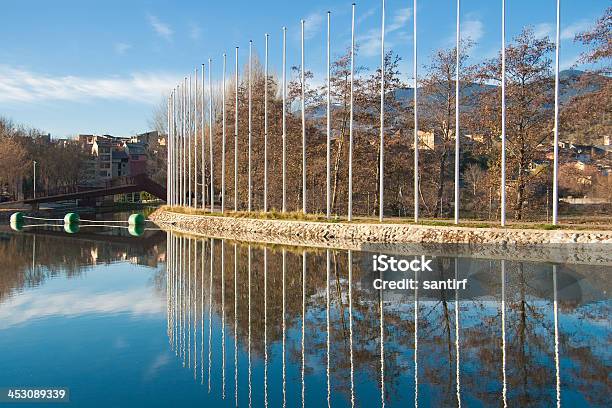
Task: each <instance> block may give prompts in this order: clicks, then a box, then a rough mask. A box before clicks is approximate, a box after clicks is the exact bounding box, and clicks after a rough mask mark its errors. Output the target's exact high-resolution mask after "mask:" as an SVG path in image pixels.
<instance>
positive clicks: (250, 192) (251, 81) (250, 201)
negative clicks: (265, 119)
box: [248, 41, 253, 212]
mask: <svg viewBox="0 0 612 408" xmlns="http://www.w3.org/2000/svg"><path fill="white" fill-rule="evenodd" d="M252 70H253V41H249V166H248V176H249V190H248V191H249V199H248V208H249V212H251V210H252V209H253V208H252V195H253V179H252V176H251V151H252V149H253V125H252V83H253V77H252Z"/></svg>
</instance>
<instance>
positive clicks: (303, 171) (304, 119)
mask: <svg viewBox="0 0 612 408" xmlns="http://www.w3.org/2000/svg"><path fill="white" fill-rule="evenodd" d="M304 69H305V68H304V20H302V67H301V69H300V71H301V72H300V74H301V77H302V78H301V82H302V212H303V213H304V214H306V83H305V78H306V77H305V75H304Z"/></svg>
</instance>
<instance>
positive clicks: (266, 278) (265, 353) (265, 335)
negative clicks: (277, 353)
mask: <svg viewBox="0 0 612 408" xmlns="http://www.w3.org/2000/svg"><path fill="white" fill-rule="evenodd" d="M263 251H264V405H265V406H266V408H268V248H267V247H264V250H263Z"/></svg>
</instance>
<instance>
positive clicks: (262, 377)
mask: <svg viewBox="0 0 612 408" xmlns="http://www.w3.org/2000/svg"><path fill="white" fill-rule="evenodd" d="M124 240H129V241H124ZM164 241H165V242H164ZM432 251H433V250H432ZM436 251H438V252H436V255H437V256H436V257H435V258H434V261H433V264H432V265H433V272H419V273H418V274H416V276H415V275H411V276H409V277H412V278H415V279H439V280H445V279H455V278H456V279H463V278H468V282H469V285H468V288H467V289H466V290H465V291H462V290H455V289H453V290H435V291H432V290H424V289H414V290H401V291H400V290H396V291H390V290H385V291H381V290H374V289H373V286H372V282H373V280H374V279H376V278H379V277H380V273H379V272H373V271H372V265H371V255H372V254H371V253H367V252H358V251H340V250H333V249H308V248H290V247H284V248H283V247H270V246H263V245H257V244H253V243H252V244H250V245H248V244H240V243H237V242H228V241H223V240H220V239H214V240H212V239H207V238H198V237H192V236H186V235H180V234H175V233H168V234H167V235H166V233H165V232H160V231H148V232H147V233H146V235H145V237H142V238H134V237H129V238H128V237H123V236H119V235H118V236H111V235H109V234H103V235H96V234H93V233H90V232H87V231H86V232H79V233H78V234H75V235H71V236H67V235H66V234H65V233H63V232H61V231H57V232H56V231H41V230H38V231H32V232H30V231H27V232H23V233H19V234H15V233H8V232H7V233H0V265H2V267H1V268H0V272H1V279H0V346H2V347H3V348H4V349H6V350H11V353H5V354H3V355H2V360H1V361H0V363H1V365H2V367H3V373H4V376H2V375H0V380H1V381H0V382H2V383H5V384H9V383H11V382H12V381H15V380H13V378H18V379H19V380H20V381H21V382H22V383H23V384H24V385H25V384H27V383H28V378H30V379H32V378H36V379H37V380H40V378H41V377H42V376H44V375H45V373H47V372H50V373H53V375H54V376H55V377H54V378H55V379H56V380H57V381H61V382H62V383H65V384H67V385H69V386H71V387H72V388H73V389H74V390H75V391H77V392H75V394H74V395H75V398H78V397H79V394H81V398H82V399H81V402H82V405H85V406H90V405H94V406H95V405H96V404H93V403H92V404H87V403H85V402H84V401H86V399H85V397H86V396H89V397H91V395H98V385H97V384H103V385H104V386H106V387H114V388H115V389H118V391H117V394H113V395H114V398H113V396H112V395H110V394H109V396H107V397H101V398H102V399H101V400H100V403H99V404H98V405H97V406H119V405H121V404H119V403H118V401H119V399H118V398H119V396H120V397H121V398H125V399H126V400H128V401H130V403H131V405H132V406H139V405H147V406H155V405H164V406H170V405H171V404H172V403H173V402H174V400H175V398H178V397H177V396H180V397H181V398H183V400H182V401H181V404H179V405H187V406H191V405H196V404H200V403H205V404H209V405H211V406H223V405H225V406H236V405H238V406H247V405H248V404H250V405H251V406H253V407H259V406H274V407H277V406H282V405H285V406H299V405H302V406H303V407H312V406H315V407H317V406H323V405H328V406H333V407H337V406H357V407H358V406H367V407H369V406H383V405H384V406H391V407H393V406H419V405H420V406H459V405H461V406H497V405H503V406H504V407H506V406H521V407H523V406H606V404H607V403H606V401H607V395H609V391H610V386H609V373H610V368H611V365H612V362H611V361H612V358H611V351H610V350H612V349H611V348H610V343H611V339H612V337H611V333H612V330H611V327H610V321H609V315H610V306H611V302H610V298H609V293H610V290H611V289H612V288H610V285H611V282H610V279H609V276H610V272H611V269H610V266H609V265H608V264H606V263H605V262H604V263H601V262H597V263H596V262H594V263H592V264H589V263H586V262H574V263H558V264H551V263H548V262H538V261H535V260H531V261H529V262H523V261H518V260H517V259H516V258H515V257H513V258H514V259H503V258H502V259H487V258H485V257H483V258H481V259H473V258H466V257H461V256H458V257H457V256H442V255H443V253H444V252H445V251H444V249H436ZM450 252H451V251H450V250H449V251H447V253H450ZM411 255H414V256H416V255H420V254H418V253H414V254H408V255H405V256H406V257H410V256H411ZM569 258H570V257H568V259H569ZM580 259H585V258H580ZM139 265H142V266H153V267H155V268H141V267H139ZM162 267H165V270H164V269H162ZM385 277H386V278H389V276H385ZM75 317H78V318H75ZM56 327H61V330H59V329H56ZM164 332H166V335H164ZM101 338H104V341H101V340H98V339H101ZM75 339H76V340H75ZM125 339H129V340H127V341H126V340H125ZM67 350H69V352H67ZM75 350H76V352H75ZM115 350H120V352H118V354H114V353H115ZM79 352H80V353H81V354H79ZM45 355H52V356H54V357H53V359H52V361H46V360H45ZM64 355H67V356H69V357H63V356H64ZM118 359H121V360H118ZM58 360H59V361H60V363H58ZM116 361H121V364H120V365H119V364H116ZM143 362H144V363H143ZM173 363H174V364H173ZM56 366H59V368H57V367H56ZM84 367H85V368H84ZM87 368H90V370H89V371H86V374H87V375H83V373H84V371H83V370H85V369H87ZM139 368H142V371H143V372H142V373H140V372H139V371H138V370H139ZM80 378H86V379H87V382H79V381H80ZM152 379H155V380H152ZM83 381H85V380H83ZM155 381H157V382H155ZM119 383H121V384H125V387H124V388H125V390H124V392H122V391H121V384H119ZM32 385H35V384H32ZM134 387H142V388H141V390H143V391H142V392H140V393H138V394H133V393H132V391H131V390H133V389H134ZM84 390H89V392H90V394H87V392H85V391H84ZM145 390H146V392H145ZM92 398H93V397H92ZM104 398H106V399H104ZM130 398H131V399H130ZM88 401H93V399H90V400H88Z"/></svg>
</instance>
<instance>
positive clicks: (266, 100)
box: [264, 33, 269, 212]
mask: <svg viewBox="0 0 612 408" xmlns="http://www.w3.org/2000/svg"><path fill="white" fill-rule="evenodd" d="M265 38H266V47H265V48H266V51H265V54H266V55H265V62H264V212H268V39H269V35H268V34H267V33H266V35H265Z"/></svg>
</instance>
